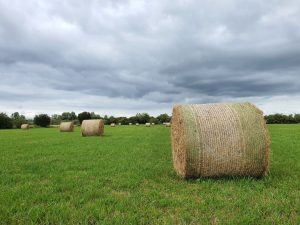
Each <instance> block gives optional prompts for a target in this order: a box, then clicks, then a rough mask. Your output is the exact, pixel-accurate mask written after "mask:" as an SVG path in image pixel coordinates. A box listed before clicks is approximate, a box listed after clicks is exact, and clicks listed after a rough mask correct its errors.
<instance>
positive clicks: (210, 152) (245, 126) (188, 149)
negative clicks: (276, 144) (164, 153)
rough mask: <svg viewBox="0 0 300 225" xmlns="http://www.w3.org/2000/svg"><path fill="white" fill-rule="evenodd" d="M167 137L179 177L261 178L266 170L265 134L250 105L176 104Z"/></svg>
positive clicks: (260, 115)
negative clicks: (169, 136)
mask: <svg viewBox="0 0 300 225" xmlns="http://www.w3.org/2000/svg"><path fill="white" fill-rule="evenodd" d="M171 137H172V154H173V165H174V168H175V170H176V172H177V174H178V175H179V176H181V177H184V178H197V177H222V176H253V177H261V176H264V175H265V174H266V173H267V171H268V168H269V151H270V149H269V148H270V147H269V146H270V144H269V134H268V130H267V127H266V123H265V120H264V118H263V113H262V112H261V111H260V110H259V109H258V108H256V107H255V106H254V105H252V104H251V103H232V104H204V105H176V106H175V107H174V108H173V115H172V128H171Z"/></svg>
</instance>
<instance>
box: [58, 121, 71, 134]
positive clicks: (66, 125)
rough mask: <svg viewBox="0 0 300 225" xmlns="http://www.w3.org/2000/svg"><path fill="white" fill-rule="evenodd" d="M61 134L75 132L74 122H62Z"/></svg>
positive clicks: (60, 126)
mask: <svg viewBox="0 0 300 225" xmlns="http://www.w3.org/2000/svg"><path fill="white" fill-rule="evenodd" d="M59 130H60V132H73V131H74V122H61V123H60V125H59Z"/></svg>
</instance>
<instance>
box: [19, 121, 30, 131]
mask: <svg viewBox="0 0 300 225" xmlns="http://www.w3.org/2000/svg"><path fill="white" fill-rule="evenodd" d="M29 128H30V126H29V124H27V123H26V124H22V125H21V129H22V130H28V129H29Z"/></svg>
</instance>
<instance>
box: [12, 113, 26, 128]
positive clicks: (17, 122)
mask: <svg viewBox="0 0 300 225" xmlns="http://www.w3.org/2000/svg"><path fill="white" fill-rule="evenodd" d="M10 118H11V119H12V123H13V127H14V128H21V125H22V124H24V123H27V121H26V118H25V116H24V115H20V114H19V113H18V112H14V113H13V114H11V116H10Z"/></svg>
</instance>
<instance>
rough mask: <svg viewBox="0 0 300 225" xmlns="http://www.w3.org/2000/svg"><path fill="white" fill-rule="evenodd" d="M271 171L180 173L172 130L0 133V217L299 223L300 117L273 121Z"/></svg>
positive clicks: (11, 220) (13, 220)
mask: <svg viewBox="0 0 300 225" xmlns="http://www.w3.org/2000/svg"><path fill="white" fill-rule="evenodd" d="M269 130H270V134H271V141H272V145H271V147H272V153H271V170H270V174H269V175H268V176H267V177H265V178H263V179H260V180H257V179H253V178H223V179H198V180H182V179H180V178H178V177H177V176H176V174H175V172H174V170H173V166H172V160H171V144H170V129H169V128H165V127H163V126H156V127H152V128H146V127H142V126H140V127H136V126H122V127H116V128H111V127H105V136H104V137H101V138H99V137H86V138H82V137H81V136H80V132H79V129H78V128H77V129H76V132H74V133H60V132H58V130H57V129H55V128H48V129H31V130H28V131H22V130H1V131H0V223H1V224H300V219H299V215H300V205H299V204H300V203H299V202H300V125H272V126H269Z"/></svg>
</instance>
